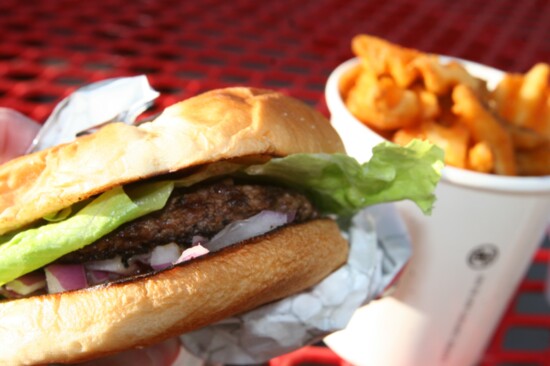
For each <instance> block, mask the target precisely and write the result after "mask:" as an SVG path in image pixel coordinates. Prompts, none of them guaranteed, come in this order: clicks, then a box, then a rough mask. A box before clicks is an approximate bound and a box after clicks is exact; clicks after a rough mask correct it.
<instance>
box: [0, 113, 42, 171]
mask: <svg viewBox="0 0 550 366" xmlns="http://www.w3.org/2000/svg"><path fill="white" fill-rule="evenodd" d="M39 129H40V125H39V124H38V123H37V122H35V121H33V120H32V119H30V118H28V117H26V116H24V115H23V114H21V113H19V112H17V111H14V110H13V109H9V108H2V107H0V164H1V163H4V162H6V161H8V160H10V159H13V158H15V157H17V156H19V155H23V154H24V153H25V151H26V150H27V148H28V147H29V145H30V144H31V142H32V140H33V138H34V136H36V134H37V133H38V130H39Z"/></svg>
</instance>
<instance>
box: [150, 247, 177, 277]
mask: <svg viewBox="0 0 550 366" xmlns="http://www.w3.org/2000/svg"><path fill="white" fill-rule="evenodd" d="M180 255H181V249H180V247H179V246H178V245H177V244H176V243H170V244H166V245H160V246H157V247H155V248H154V249H153V252H152V253H151V263H150V264H151V267H152V268H153V269H154V270H156V271H158V270H161V269H165V268H168V267H170V266H171V265H173V264H174V263H175V262H176V261H177V260H178V258H179V257H180Z"/></svg>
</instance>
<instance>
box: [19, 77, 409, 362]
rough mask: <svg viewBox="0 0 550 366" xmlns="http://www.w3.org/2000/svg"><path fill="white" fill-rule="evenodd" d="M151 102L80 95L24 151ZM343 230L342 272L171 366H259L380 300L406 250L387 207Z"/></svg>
mask: <svg viewBox="0 0 550 366" xmlns="http://www.w3.org/2000/svg"><path fill="white" fill-rule="evenodd" d="M157 96H158V93H157V92H156V91H155V90H153V89H152V88H151V87H150V85H149V83H148V81H147V78H146V77H145V76H136V77H128V78H117V79H109V80H105V81H101V82H98V83H94V84H90V85H87V86H85V87H83V88H80V89H78V90H77V91H76V92H75V93H73V94H71V95H70V96H69V97H67V98H65V99H64V100H63V101H62V102H61V103H59V104H58V105H57V106H56V108H55V109H54V111H53V113H52V115H51V116H50V117H49V119H48V120H47V121H46V123H45V124H44V126H43V127H42V129H41V131H40V132H39V134H38V136H37V138H36V139H35V141H34V142H33V145H32V146H31V147H30V148H29V151H38V150H41V149H45V148H47V147H49V146H54V145H57V144H59V143H63V142H69V141H71V140H73V139H74V138H75V136H76V135H77V133H79V132H81V131H83V130H86V129H88V128H91V127H93V126H97V125H101V124H102V123H105V122H109V121H114V120H117V121H120V122H125V123H128V124H132V123H134V121H135V118H136V117H137V116H138V115H139V114H140V113H141V112H143V111H144V110H145V109H147V107H148V106H149V105H150V104H151V103H152V101H153V100H154V99H155V98H157ZM341 226H342V225H341ZM343 226H344V227H342V228H341V230H342V234H343V235H344V236H345V237H346V238H347V239H348V240H349V242H350V245H351V248H350V256H349V258H348V261H347V263H346V264H345V265H344V266H343V267H341V268H340V269H338V270H337V271H335V272H334V273H332V274H331V275H330V276H328V277H327V278H325V279H324V280H323V281H322V282H321V283H319V284H318V285H316V286H314V287H312V288H310V289H308V290H306V291H303V292H301V293H298V294H296V295H293V296H290V297H288V298H285V299H282V300H280V301H277V302H273V303H270V304H268V305H265V306H262V307H259V308H257V309H255V310H252V311H249V312H247V313H244V314H241V315H239V316H235V317H231V318H228V319H225V320H223V321H220V322H218V323H215V324H212V325H210V326H207V327H205V328H202V329H199V330H196V331H193V332H190V333H187V334H184V335H181V336H180V339H181V341H182V344H183V346H184V348H185V349H186V350H187V351H188V352H186V351H185V350H184V351H183V352H182V354H181V355H180V358H179V359H178V360H179V361H178V360H177V361H176V365H180V364H181V365H183V361H182V360H183V359H186V360H188V359H189V358H188V356H191V358H193V359H194V360H195V361H197V360H200V361H199V362H198V363H193V364H205V365H206V364H207V365H213V364H216V363H218V364H235V365H236V364H247V365H250V364H259V363H264V362H267V361H268V360H270V359H272V358H274V357H277V356H280V355H283V354H285V353H288V352H291V351H293V350H296V349H298V348H301V347H303V346H305V345H308V344H312V343H314V342H317V341H319V340H321V339H322V338H323V337H324V336H326V335H328V334H330V333H332V332H334V331H337V330H340V329H343V328H345V326H346V325H347V323H348V321H349V320H350V318H351V316H352V315H353V313H354V312H355V310H356V309H358V308H359V307H360V306H362V305H364V304H366V303H368V302H369V301H370V300H372V299H374V298H376V297H378V296H380V295H381V294H382V293H383V291H384V290H385V289H386V288H387V287H388V285H389V284H390V283H391V282H392V281H393V280H394V279H395V277H396V275H397V274H398V273H399V271H400V270H401V269H402V267H403V266H404V264H405V263H406V262H407V261H408V259H409V257H410V255H411V245H410V240H409V237H408V234H407V232H406V229H405V226H404V223H403V222H402V221H401V219H400V217H399V216H398V213H397V211H396V209H395V208H394V206H393V205H392V204H382V205H376V206H372V207H369V208H366V209H364V210H362V211H360V212H358V213H357V214H356V215H355V216H354V217H353V219H352V220H351V221H350V222H349V223H347V224H345V225H343ZM189 352H190V353H189ZM191 354H192V355H191ZM193 355H194V356H193ZM195 356H196V357H198V358H195ZM188 364H189V363H188V362H187V363H186V365H188Z"/></svg>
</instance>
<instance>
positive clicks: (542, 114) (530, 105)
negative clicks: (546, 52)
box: [493, 63, 550, 139]
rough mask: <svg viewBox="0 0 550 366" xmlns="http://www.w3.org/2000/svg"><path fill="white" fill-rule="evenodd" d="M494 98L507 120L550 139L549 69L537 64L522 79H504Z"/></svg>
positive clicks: (496, 105)
mask: <svg viewBox="0 0 550 366" xmlns="http://www.w3.org/2000/svg"><path fill="white" fill-rule="evenodd" d="M493 98H494V100H495V107H496V109H497V111H498V112H499V114H500V115H501V116H503V117H504V118H505V119H506V120H508V121H510V122H511V123H513V124H514V125H517V126H522V127H527V128H531V129H533V130H534V131H536V132H538V133H540V134H542V135H544V136H545V137H546V138H548V139H550V65H548V64H546V63H538V64H536V65H534V66H533V67H532V68H531V69H530V70H529V71H528V72H527V73H526V74H525V75H521V74H507V75H505V76H504V78H503V79H502V81H501V82H500V83H499V84H498V85H497V87H496V88H495V91H494V92H493Z"/></svg>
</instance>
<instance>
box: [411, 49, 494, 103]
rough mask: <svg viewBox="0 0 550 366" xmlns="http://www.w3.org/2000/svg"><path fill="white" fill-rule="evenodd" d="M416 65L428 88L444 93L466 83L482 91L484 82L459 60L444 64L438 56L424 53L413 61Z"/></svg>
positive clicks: (438, 93) (431, 90) (473, 88)
mask: <svg viewBox="0 0 550 366" xmlns="http://www.w3.org/2000/svg"><path fill="white" fill-rule="evenodd" d="M413 65H414V67H416V68H418V70H420V74H421V75H422V78H423V80H424V84H425V86H426V90H428V91H430V92H432V93H434V94H437V95H444V94H447V93H449V92H450V90H451V89H452V88H453V87H454V86H455V85H458V84H464V85H466V86H468V87H470V88H471V89H472V90H475V91H476V92H481V91H482V90H483V87H484V82H483V81H481V80H480V79H478V78H475V77H473V76H472V75H470V74H469V73H468V71H466V69H465V68H464V67H463V66H462V65H460V64H459V63H458V62H454V61H453V62H449V63H448V64H442V63H441V62H440V60H439V57H438V56H435V55H422V56H419V57H418V58H416V59H415V60H414V62H413Z"/></svg>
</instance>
